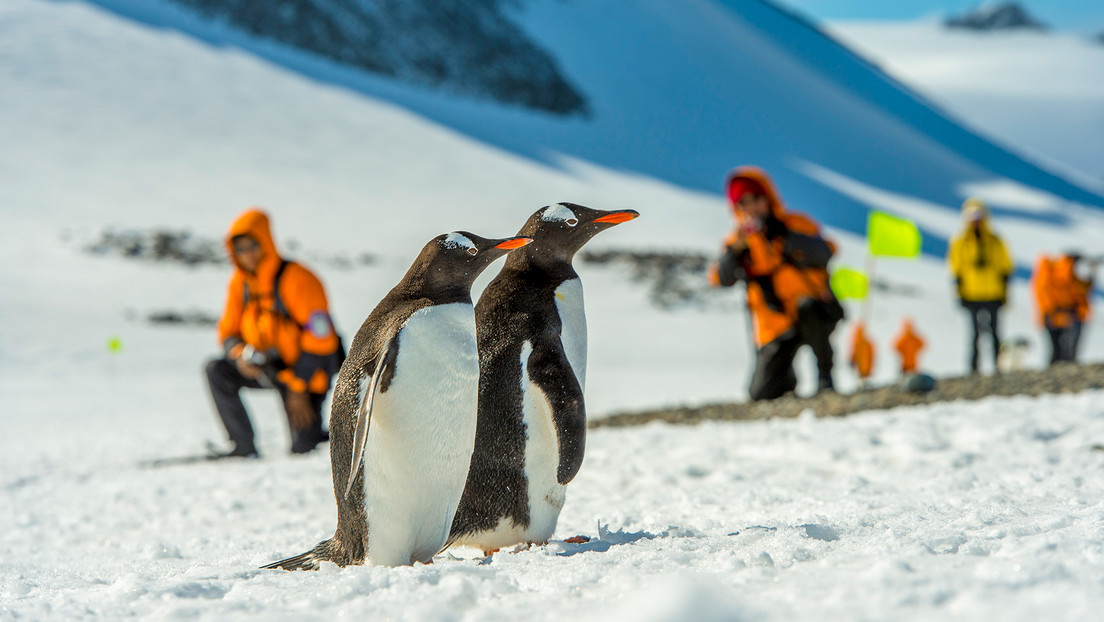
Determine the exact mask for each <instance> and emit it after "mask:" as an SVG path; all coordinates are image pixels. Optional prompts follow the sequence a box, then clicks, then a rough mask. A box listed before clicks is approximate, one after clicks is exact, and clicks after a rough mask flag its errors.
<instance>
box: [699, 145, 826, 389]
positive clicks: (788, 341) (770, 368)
mask: <svg viewBox="0 0 1104 622" xmlns="http://www.w3.org/2000/svg"><path fill="white" fill-rule="evenodd" d="M727 185H728V198H729V202H730V205H731V207H732V210H733V216H734V217H735V219H736V228H735V230H734V231H733V232H732V233H730V234H729V235H728V237H727V238H726V239H725V242H724V252H723V253H722V255H721V258H720V260H719V261H717V262H716V263H714V264H713V266H712V267H711V269H710V274H709V279H710V283H711V284H712V285H713V286H714V287H717V286H721V287H731V286H733V285H735V284H736V283H737V282H739V281H741V280H742V281H745V282H746V283H747V304H748V309H749V311H750V313H751V319H752V329H753V333H754V338H755V347H756V361H755V373H754V374H753V376H752V380H751V388H750V390H749V393H750V397H751V399H753V400H764V399H774V398H777V397H781V396H782V395H784V394H786V393H788V392H790V391H793V390H794V389H795V388H796V387H797V376H796V375H795V374H794V369H793V361H794V357H795V356H796V354H797V351H798V349H799V348H800V347H801V346H803V345H808V346H809V347H810V348H812V350H813V354H814V355H815V356H816V360H817V372H818V375H819V377H818V382H817V386H818V390H819V391H825V390H833V389H834V387H835V384H834V383H833V381H832V366H833V356H834V353H833V350H832V343H831V341H830V338H831V335H832V331H833V330H835V327H836V324H838V323H839V321H840V320H842V319H843V315H844V314H843V307H842V306H841V305H840V303H839V302H838V301H837V300H836V298H835V296H834V295H833V294H832V290H831V288H830V287H829V286H828V260H829V259H831V257H832V255H833V254H834V253H835V246H834V245H833V244H832V243H831V242H829V241H827V240H825V239H824V238H823V237H822V236H821V233H820V226H819V225H818V224H817V223H816V221H814V220H813V219H812V218H810V217H809V216H806V215H805V214H801V213H798V212H791V211H789V210H787V209H786V206H785V205H784V204H783V203H782V200H781V198H780V197H779V195H778V192H777V190H775V187H774V183H773V182H772V181H771V179H770V178H769V177H768V176H767V174H766V173H765V172H764V171H762V170H761V169H759V168H757V167H751V166H745V167H740V168H737V169H736V170H735V171H733V173H732V174H730V175H729V178H728V184H727Z"/></svg>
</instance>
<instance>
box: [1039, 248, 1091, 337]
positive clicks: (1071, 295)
mask: <svg viewBox="0 0 1104 622" xmlns="http://www.w3.org/2000/svg"><path fill="white" fill-rule="evenodd" d="M1076 263H1077V262H1076V261H1075V259H1074V258H1073V257H1072V256H1070V255H1063V256H1061V257H1059V258H1057V259H1051V258H1049V257H1046V256H1042V257H1040V258H1039V261H1038V262H1037V263H1036V264H1035V273H1034V274H1033V275H1032V280H1033V285H1034V289H1035V304H1036V310H1037V311H1038V316H1037V320H1038V322H1039V324H1040V325H1042V326H1044V327H1046V328H1068V327H1070V326H1072V325H1073V323H1074V321H1078V322H1082V323H1084V322H1085V321H1086V320H1088V319H1089V309H1090V307H1089V291H1090V290H1091V289H1092V281H1091V280H1088V281H1087V280H1082V279H1080V278H1078V276H1077V274H1076V272H1075V271H1074V264H1076Z"/></svg>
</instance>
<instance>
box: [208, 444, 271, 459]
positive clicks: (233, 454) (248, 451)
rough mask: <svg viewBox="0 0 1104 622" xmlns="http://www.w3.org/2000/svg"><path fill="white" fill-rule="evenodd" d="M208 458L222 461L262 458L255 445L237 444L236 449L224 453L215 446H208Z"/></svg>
mask: <svg viewBox="0 0 1104 622" xmlns="http://www.w3.org/2000/svg"><path fill="white" fill-rule="evenodd" d="M207 451H208V454H207V457H208V458H210V459H211V460H222V459H223V458H260V457H261V456H260V454H259V453H257V448H256V447H254V446H253V444H244V443H235V444H234V448H233V449H231V450H230V451H223V450H220V449H219V448H217V447H215V446H214V445H213V444H208V445H207Z"/></svg>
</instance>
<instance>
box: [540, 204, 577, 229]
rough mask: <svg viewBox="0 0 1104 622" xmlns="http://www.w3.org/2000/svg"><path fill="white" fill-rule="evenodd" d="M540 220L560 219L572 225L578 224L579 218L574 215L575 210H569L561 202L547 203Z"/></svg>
mask: <svg viewBox="0 0 1104 622" xmlns="http://www.w3.org/2000/svg"><path fill="white" fill-rule="evenodd" d="M541 220H545V221H556V220H559V221H562V222H566V223H567V224H568V226H569V227H574V226H575V225H577V224H579V218H578V217H577V216H575V212H573V211H571V208H570V207H568V206H566V205H564V204H563V203H557V204H555V205H549V206H548V207H546V208H544V213H543V214H541Z"/></svg>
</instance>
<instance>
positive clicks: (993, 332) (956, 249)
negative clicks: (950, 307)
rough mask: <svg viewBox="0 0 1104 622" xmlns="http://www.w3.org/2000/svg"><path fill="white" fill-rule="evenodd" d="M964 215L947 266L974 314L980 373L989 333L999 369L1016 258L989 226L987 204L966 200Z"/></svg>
mask: <svg viewBox="0 0 1104 622" xmlns="http://www.w3.org/2000/svg"><path fill="white" fill-rule="evenodd" d="M962 215H963V218H964V220H965V222H966V226H965V228H964V229H963V230H962V231H961V232H960V233H959V234H958V235H957V236H955V237H954V239H952V240H951V246H950V250H949V251H948V253H947V266H948V268H950V271H951V274H952V276H953V277H954V283H955V287H956V289H957V292H958V301H959V304H961V305H962V307H963V308H964V309H966V311H968V312H969V313H970V326H971V327H972V329H973V338H972V342H971V349H970V373H972V374H976V373H977V372H978V358H979V354H978V348H979V342H980V340H981V333H982V332H988V333H989V336H990V339H991V341H992V343H993V368H994V370H995V369H996V360H997V355H998V354H999V353H1000V329H999V324H998V318H999V315H998V313H999V311H1000V309H1001V307H1003V306H1004V304H1005V303H1006V302H1007V301H1008V279H1009V277H1011V276H1012V259H1011V257H1010V256H1009V254H1008V249H1007V248H1006V247H1005V245H1004V241H1003V240H1002V239H1001V238H1000V237H999V236H998V235H997V234H995V233H993V231H992V230H991V228H990V226H989V208H988V206H986V205H985V203H984V202H982V201H981V200H980V199H976V198H969V199H966V201H965V202H964V203H963V204H962Z"/></svg>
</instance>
